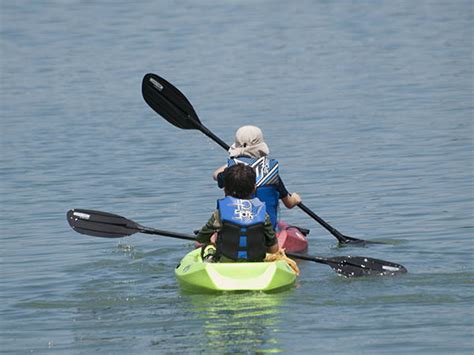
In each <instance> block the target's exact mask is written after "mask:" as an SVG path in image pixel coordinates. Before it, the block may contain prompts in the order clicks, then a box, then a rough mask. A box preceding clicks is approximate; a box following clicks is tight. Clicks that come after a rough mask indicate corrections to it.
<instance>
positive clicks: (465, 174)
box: [0, 0, 474, 354]
mask: <svg viewBox="0 0 474 355" xmlns="http://www.w3.org/2000/svg"><path fill="white" fill-rule="evenodd" d="M0 24H1V37H0V45H1V47H0V66H1V80H0V95H1V106H0V109H1V111H0V117H1V127H0V128H1V136H0V137H1V151H2V153H1V154H0V188H1V192H2V193H1V201H0V202H1V204H0V208H1V214H0V228H1V237H0V238H1V243H2V253H1V268H0V275H1V281H0V296H1V302H0V304H1V305H0V317H1V318H0V329H1V335H0V351H1V352H2V353H9V354H26V353H39V354H48V353H57V354H70V353H72V354H89V353H93V352H96V353H117V354H121V353H122V354H130V353H136V354H143V353H149V354H151V353H170V354H171V353H207V352H211V353H263V352H283V353H288V354H290V353H341V354H342V353H355V354H366V353H372V354H380V353H387V354H388V353H393V354H407V353H424V354H433V353H445V354H453V353H472V351H473V349H474V340H473V339H474V338H473V335H474V294H473V284H474V267H473V266H474V265H473V259H474V258H473V254H474V253H473V252H474V251H473V244H472V236H473V225H474V221H473V220H474V218H473V217H474V171H473V161H474V159H473V157H474V154H473V153H474V149H473V147H474V144H473V139H474V138H473V137H474V132H473V5H472V2H471V1H468V0H466V1H448V0H444V1H434V0H433V1H409V0H406V1H377V2H375V1H357V2H354V1H309V0H308V1H298V2H296V1H295V2H289V1H258V2H255V1H244V0H242V1H240V0H233V1H211V0H204V1H199V2H193V1H151V0H148V1H140V2H132V1H101V2H91V1H77V0H68V1H66V0H64V1H60V0H56V1H54V0H50V1H22V0H18V1H6V0H5V1H1V7H0ZM148 72H154V73H156V74H158V75H160V76H163V77H164V78H166V79H167V80H168V81H170V82H172V83H173V84H175V85H176V86H177V87H178V88H179V89H180V90H181V91H183V92H184V93H185V94H186V96H187V97H188V98H189V100H190V101H191V102H192V104H193V105H194V107H195V109H196V111H197V112H198V114H199V116H200V118H201V120H202V121H203V123H204V124H205V125H206V126H207V127H209V128H210V129H211V130H212V131H213V132H214V133H215V134H216V135H217V136H219V137H221V138H222V139H223V140H225V141H226V142H228V143H229V144H230V143H231V142H232V139H233V134H234V132H235V130H236V129H237V128H238V127H239V126H241V125H244V124H254V125H258V126H260V127H261V128H262V129H263V131H264V135H265V138H266V141H267V143H268V144H269V146H270V149H271V151H272V155H273V156H274V157H276V158H278V159H279V161H280V164H281V175H282V177H283V179H284V181H285V183H286V185H287V187H288V188H289V190H290V191H296V192H298V193H300V195H301V196H302V197H303V201H304V203H305V204H306V205H307V206H308V207H310V208H311V209H313V210H314V211H315V212H316V213H317V214H318V215H320V216H321V217H323V218H324V219H325V220H327V221H328V222H329V223H330V224H331V225H333V226H334V227H336V228H337V229H338V230H340V231H341V232H343V233H344V234H348V235H351V236H354V237H358V238H363V239H377V240H383V241H387V242H389V243H390V244H389V245H385V246H371V247H367V248H355V247H347V248H337V246H336V239H335V238H333V237H332V235H330V234H329V233H328V232H327V231H326V230H325V229H323V228H322V227H321V226H319V225H318V224H317V223H316V222H315V221H313V220H312V219H310V218H309V217H308V216H307V215H305V214H304V213H303V212H302V211H301V210H298V209H295V210H291V211H289V210H284V211H282V217H283V218H284V219H285V220H287V221H288V222H290V223H293V224H297V225H301V226H303V227H306V228H310V229H311V234H310V239H309V241H310V248H309V251H308V253H309V254H310V255H321V256H337V255H346V254H352V255H364V256H370V257H375V258H381V259H385V260H389V261H394V262H398V263H401V264H403V265H405V266H406V267H407V268H408V270H409V274H407V275H406V276H402V277H397V278H371V279H368V278H366V279H344V278H341V277H338V276H337V275H336V274H335V273H334V272H333V271H332V270H331V269H330V268H329V267H327V266H325V265H320V264H316V263H312V262H301V263H300V264H299V265H300V268H301V271H302V274H301V277H300V278H299V281H298V284H297V285H296V287H295V288H293V289H291V290H288V291H285V292H282V293H276V294H265V293H241V294H218V295H199V294H189V293H183V292H182V291H180V289H179V287H178V284H177V281H176V280H175V278H174V275H173V270H174V267H175V266H176V264H177V263H178V262H179V260H180V258H181V257H182V256H184V254H185V253H186V252H187V251H189V250H191V248H192V245H191V244H190V243H186V242H184V241H181V240H177V239H171V238H165V237H158V236H149V235H143V234H142V235H140V234H136V235H134V236H133V237H128V238H124V239H120V240H110V239H101V238H94V237H87V236H84V235H80V234H77V233H75V232H74V231H72V230H71V229H70V228H69V226H68V224H67V221H66V218H65V215H66V211H67V210H68V209H70V208H90V209H97V210H103V211H109V212H113V213H118V214H121V215H123V216H126V217H128V218H130V219H133V220H135V221H137V222H139V223H141V224H143V225H146V226H150V227H156V228H160V229H164V230H170V231H177V232H183V233H188V232H191V231H192V230H193V229H196V228H199V227H200V226H201V225H202V224H204V223H205V221H206V220H207V218H208V217H209V215H210V213H211V211H212V209H213V208H214V206H215V200H216V199H217V198H219V197H220V196H221V193H222V192H221V191H220V190H219V189H217V188H216V186H215V184H214V183H213V181H212V180H211V173H212V171H213V170H214V169H215V168H216V167H218V166H220V165H222V164H223V162H224V160H225V158H226V152H225V151H224V150H222V149H221V148H220V147H219V146H218V145H217V144H215V143H214V142H212V141H211V140H209V139H208V138H207V137H205V136H204V135H203V134H201V133H199V132H198V131H184V130H179V129H177V128H175V127H173V126H171V125H170V124H168V123H167V122H166V121H164V120H163V119H162V118H161V117H159V116H158V115H156V114H155V113H154V112H153V111H152V110H151V109H150V108H149V107H148V106H147V105H146V103H145V102H144V101H143V99H142V97H141V80H142V78H143V76H144V74H146V73H148Z"/></svg>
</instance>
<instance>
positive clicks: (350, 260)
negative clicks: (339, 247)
mask: <svg viewBox="0 0 474 355" xmlns="http://www.w3.org/2000/svg"><path fill="white" fill-rule="evenodd" d="M326 261H327V265H329V266H330V267H331V268H332V269H333V270H334V271H336V272H337V273H338V274H341V275H343V276H345V277H361V276H396V275H400V274H405V273H407V269H406V268H405V267H404V266H403V265H400V264H395V263H392V262H390V261H385V260H380V259H373V258H367V257H365V256H337V257H333V258H328V259H326Z"/></svg>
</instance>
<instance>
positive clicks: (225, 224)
mask: <svg viewBox="0 0 474 355" xmlns="http://www.w3.org/2000/svg"><path fill="white" fill-rule="evenodd" d="M217 208H218V210H219V214H220V218H221V221H222V230H221V231H220V232H219V235H218V237H217V243H216V246H217V251H216V252H217V255H224V256H225V257H227V258H229V259H232V260H236V261H237V260H239V261H262V260H263V259H265V254H266V251H267V248H266V246H265V229H264V226H265V215H266V208H265V204H264V203H262V202H261V201H260V200H259V199H258V198H253V199H251V200H243V199H238V198H235V197H231V196H227V197H225V198H223V199H220V200H217Z"/></svg>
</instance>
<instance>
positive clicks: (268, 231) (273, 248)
mask: <svg viewBox="0 0 474 355" xmlns="http://www.w3.org/2000/svg"><path fill="white" fill-rule="evenodd" d="M264 233H265V246H266V247H267V253H271V254H273V253H276V252H277V251H278V250H279V249H280V247H279V246H278V240H277V238H276V235H275V230H274V229H273V225H272V222H271V220H270V216H269V215H268V213H267V215H266V216H265V226H264Z"/></svg>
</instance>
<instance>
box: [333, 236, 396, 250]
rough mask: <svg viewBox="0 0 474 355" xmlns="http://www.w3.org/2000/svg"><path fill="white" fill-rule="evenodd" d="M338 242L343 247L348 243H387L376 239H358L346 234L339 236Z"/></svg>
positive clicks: (361, 245) (360, 245)
mask: <svg viewBox="0 0 474 355" xmlns="http://www.w3.org/2000/svg"><path fill="white" fill-rule="evenodd" d="M338 242H339V246H341V247H345V246H347V245H351V246H357V247H365V246H366V245H367V244H387V243H384V242H376V241H374V240H363V239H357V238H354V237H349V236H347V235H344V234H340V237H339V238H338Z"/></svg>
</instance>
